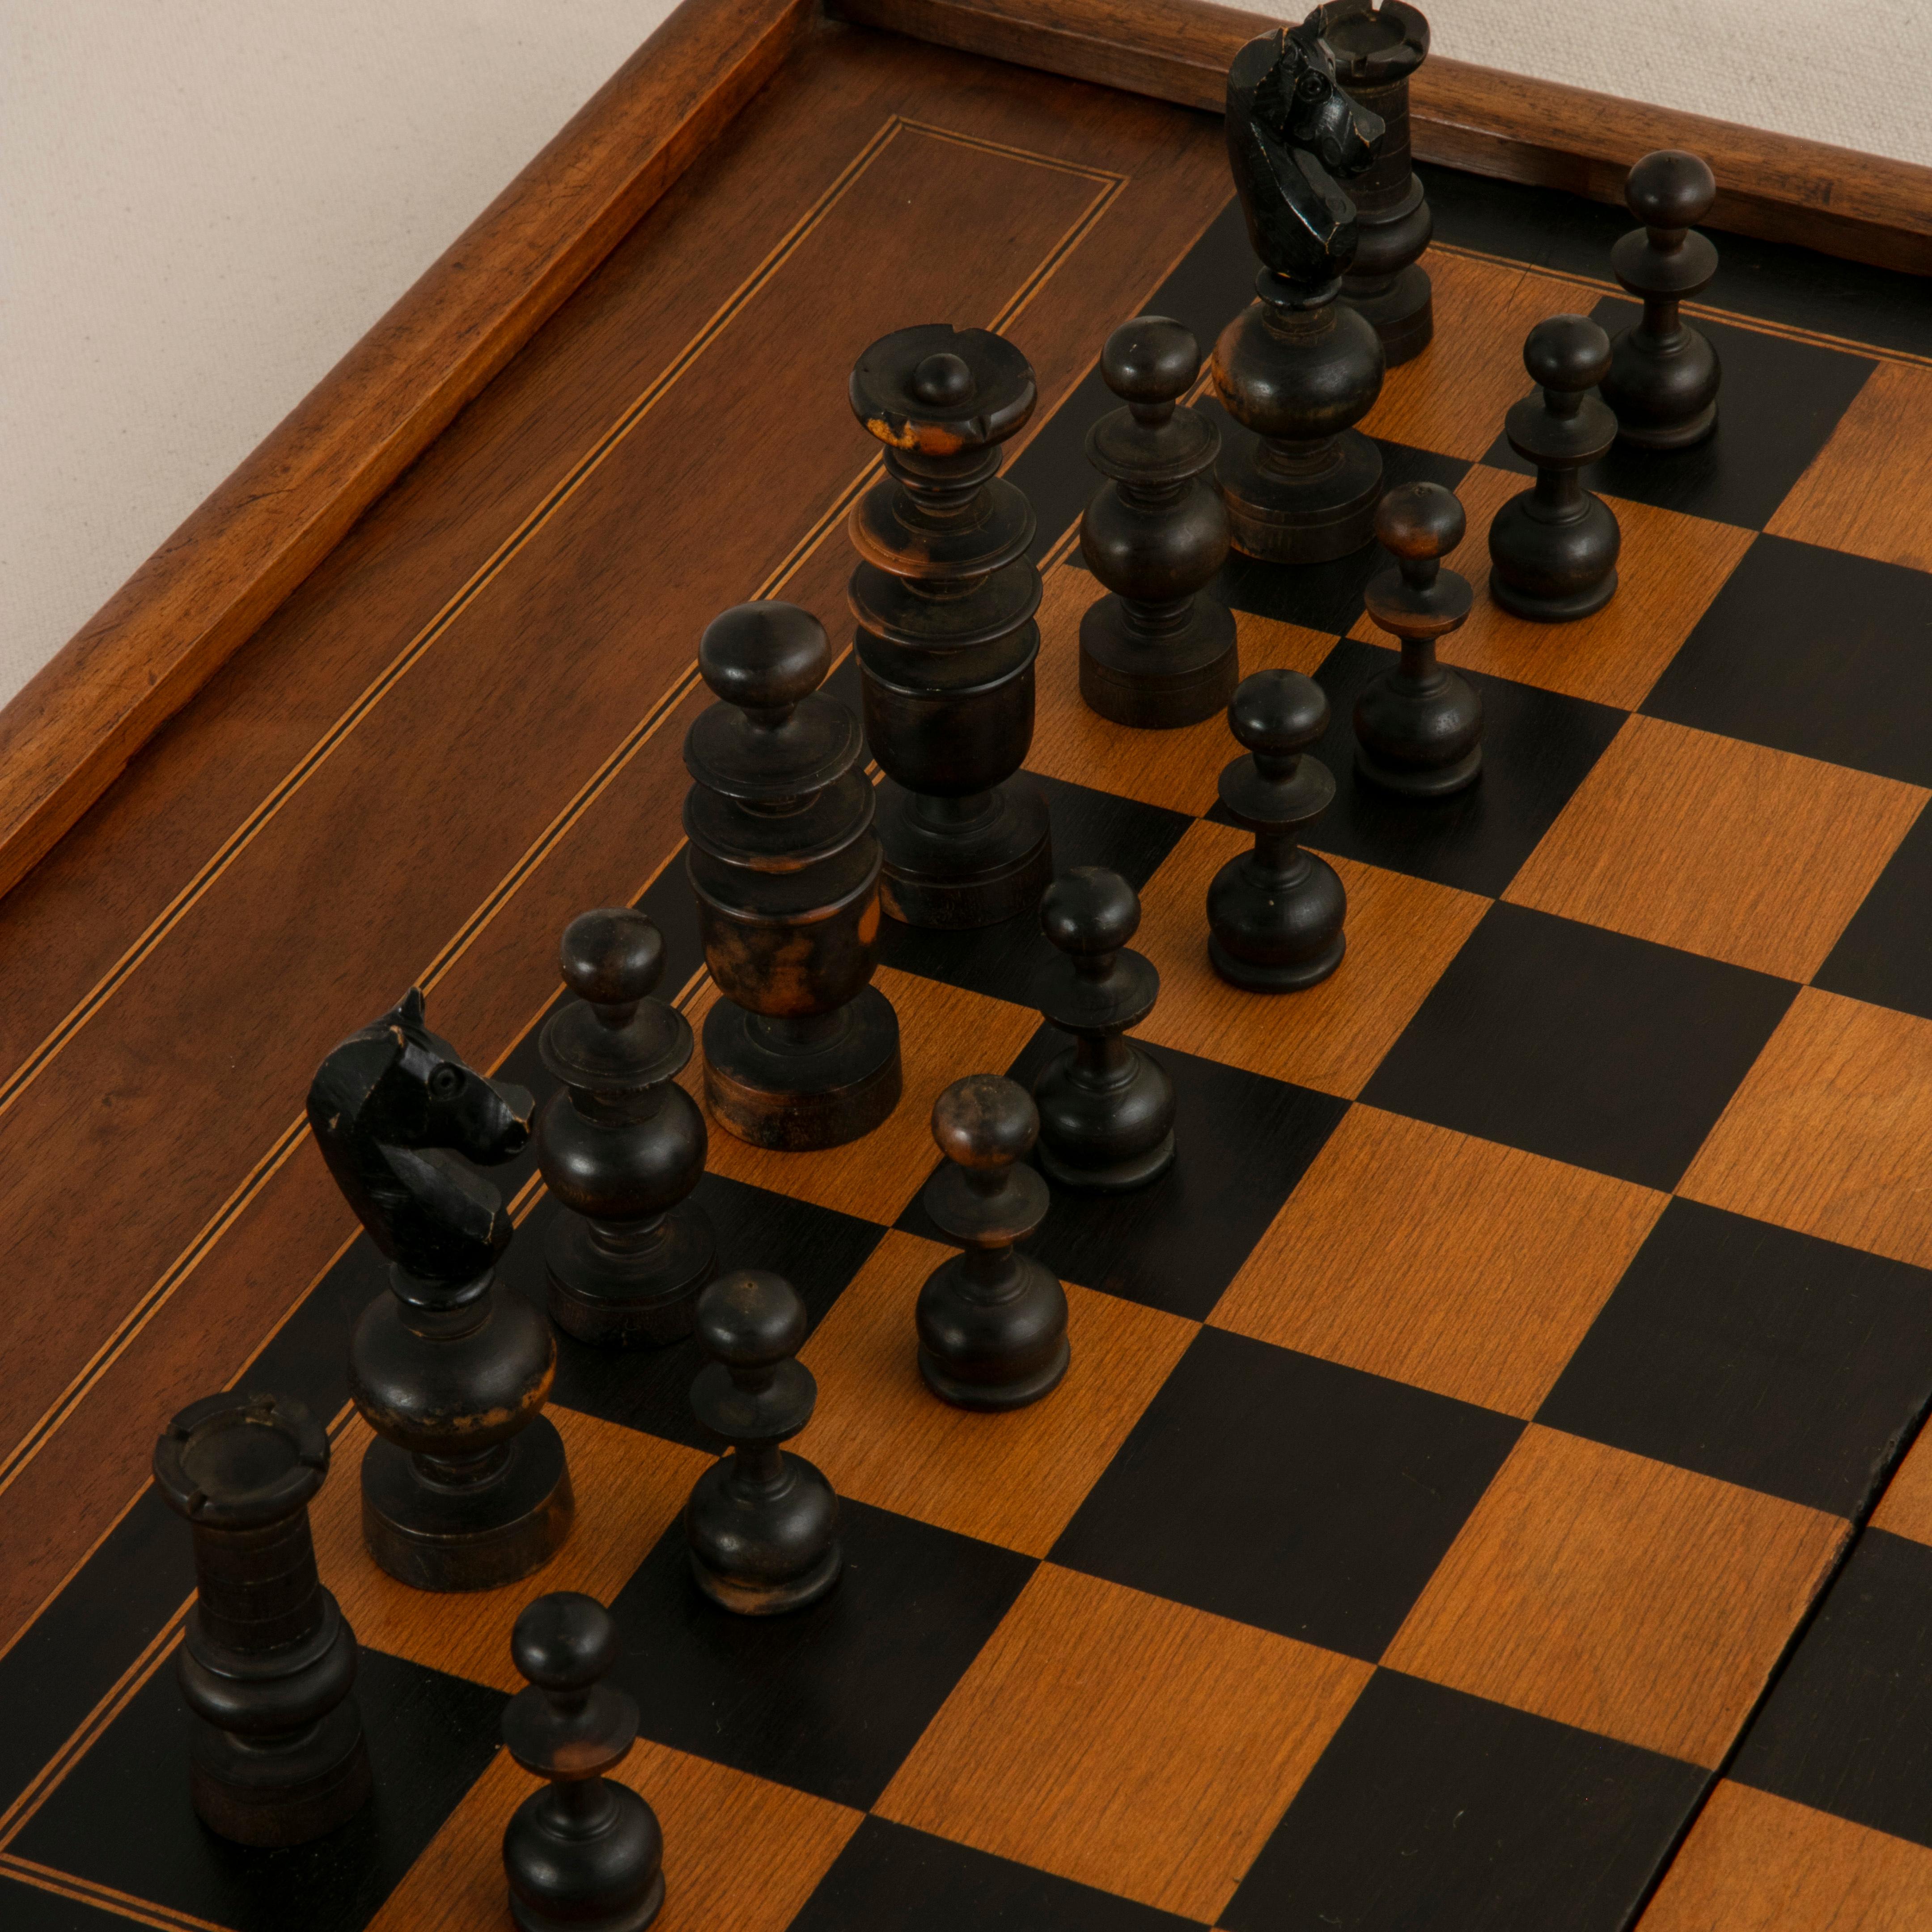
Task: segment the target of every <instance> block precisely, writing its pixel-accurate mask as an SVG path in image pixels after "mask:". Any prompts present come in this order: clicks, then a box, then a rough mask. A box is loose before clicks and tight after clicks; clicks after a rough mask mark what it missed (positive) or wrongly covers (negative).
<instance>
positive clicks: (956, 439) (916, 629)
mask: <svg viewBox="0 0 1932 1932" xmlns="http://www.w3.org/2000/svg"><path fill="white" fill-rule="evenodd" d="M851 401H852V408H853V413H855V414H856V416H857V417H858V419H859V421H860V422H862V423H863V424H864V425H865V428H866V429H867V431H868V432H869V433H870V434H872V435H873V436H875V437H877V438H878V440H880V442H881V443H883V444H884V445H885V474H884V475H883V476H881V477H880V478H879V480H878V481H877V482H876V483H874V484H872V486H871V487H870V488H869V489H868V490H866V492H865V494H864V495H863V496H861V497H860V498H859V501H858V502H857V503H856V505H854V506H853V511H852V519H851V526H850V528H851V533H852V541H853V544H855V545H856V547H857V548H858V551H859V559H860V561H859V565H858V567H857V568H856V569H855V570H854V571H853V573H852V579H851V586H850V601H851V606H852V614H853V616H854V617H856V619H858V625H859V628H858V640H857V642H858V658H859V673H860V681H861V685H862V688H863V690H864V693H865V738H866V742H868V745H870V746H871V752H872V755H873V757H875V758H876V759H877V760H878V762H879V768H880V770H881V771H883V772H884V773H885V779H884V781H883V783H882V784H880V787H879V839H880V844H882V845H883V847H884V848H885V855H886V860H885V872H884V876H883V880H882V882H881V885H880V900H881V902H882V903H883V905H884V907H885V909H886V911H887V912H888V913H890V914H891V915H892V917H893V918H895V919H903V920H904V921H905V922H907V924H908V925H910V926H950V927H965V926H992V925H994V924H996V923H997V922H998V921H1000V920H1001V919H1011V918H1013V917H1014V916H1016V914H1018V913H1023V912H1025V911H1026V910H1028V908H1029V907H1031V906H1033V905H1034V904H1035V903H1036V902H1037V901H1038V899H1039V898H1040V892H1041V890H1042V889H1043V887H1044V886H1046V882H1047V880H1048V879H1049V877H1051V876H1052V870H1053V850H1052V838H1051V835H1050V830H1049V825H1048V822H1047V811H1046V796H1045V794H1044V793H1043V792H1042V791H1041V790H1040V787H1038V786H1037V785H1036V784H1034V782H1033V781H1032V780H1031V779H1030V778H1026V777H1025V776H1017V775H1016V774H1017V773H1018V772H1019V768H1020V766H1021V765H1022V763H1025V759H1026V754H1027V751H1028V747H1029V746H1030V745H1031V744H1032V742H1033V718H1034V658H1036V657H1037V656H1038V655H1039V654H1040V626H1039V625H1038V624H1037V623H1036V622H1034V612H1035V611H1036V610H1037V609H1038V608H1039V607H1040V571H1039V570H1038V568H1037V567H1036V565H1034V562H1033V560H1032V559H1031V556H1029V555H1028V545H1029V544H1031V542H1032V541H1033V535H1034V514H1033V507H1032V505H1031V504H1030V503H1028V501H1027V499H1026V498H1025V496H1022V494H1021V493H1020V492H1019V490H1018V489H1016V487H1014V485H1013V484H1011V483H1010V482H1009V481H1007V479H1006V478H1004V477H1003V476H1001V475H999V474H998V471H999V467H1000V446H1001V444H1002V443H1004V442H1005V440H1007V437H1010V436H1012V435H1013V434H1014V433H1015V432H1016V431H1018V430H1019V429H1020V428H1022V426H1023V425H1025V422H1026V421H1027V419H1028V417H1030V416H1031V415H1032V414H1033V412H1034V403H1035V401H1037V392H1036V390H1035V388H1034V374H1033V371H1032V369H1031V368H1030V367H1029V366H1028V362H1027V359H1026V358H1025V356H1022V354H1021V353H1020V352H1019V350H1017V349H1016V348H1014V347H1013V345H1012V344H1010V343H1009V342H1007V341H1005V340H1004V338H1001V337H1000V336H998V335H994V334H993V333H992V332H991V331H990V330H989V329H953V328H952V327H951V326H949V325H948V324H947V323H927V324H924V325H922V326H919V327H917V328H913V329H899V330H897V331H895V332H894V333H893V334H892V335H888V336H885V337H883V338H881V339H880V341H877V342H875V343H874V344H872V346H871V347H870V348H869V349H868V350H866V351H865V354H864V355H862V356H860V357H859V362H858V365H857V367H856V368H854V369H853V371H852V380H851Z"/></svg>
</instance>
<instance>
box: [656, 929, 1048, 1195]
mask: <svg viewBox="0 0 1932 1932" xmlns="http://www.w3.org/2000/svg"><path fill="white" fill-rule="evenodd" d="M872 983H873V985H874V986H877V988H878V989H879V990H880V992H882V993H883V994H884V995H885V996H886V998H887V999H889V1001H892V1007H893V1010H894V1011H895V1013H898V1016H899V1058H900V1061H901V1066H902V1067H903V1070H904V1082H905V1086H904V1092H903V1093H902V1094H901V1095H900V1097H899V1103H898V1106H896V1107H895V1108H894V1109H892V1112H891V1114H890V1115H889V1116H888V1117H887V1118H886V1119H885V1120H884V1121H882V1122H881V1123H880V1124H879V1125H878V1126H877V1127H874V1129H873V1130H872V1131H871V1133H869V1134H866V1135H865V1136H862V1137H861V1138H860V1139H858V1140H856V1141H850V1142H847V1144H846V1145H844V1147H837V1148H826V1149H825V1150H824V1151H823V1152H822V1153H817V1154H777V1153H774V1152H773V1151H772V1150H771V1149H770V1148H756V1147H753V1146H751V1145H750V1144H749V1143H748V1142H745V1141H741V1140H740V1139H738V1137H737V1136H736V1135H735V1134H733V1133H727V1132H726V1130H724V1128H723V1127H720V1126H719V1125H718V1122H717V1121H715V1119H713V1118H712V1115H711V1111H710V1109H709V1108H708V1107H706V1109H705V1123H706V1126H708V1127H709V1129H710V1130H711V1151H710V1155H709V1159H708V1161H707V1163H706V1166H707V1167H708V1168H709V1172H712V1173H713V1174H722V1175H728V1176H729V1177H730V1178H731V1179H732V1180H733V1181H745V1182H746V1183H748V1184H749V1185H750V1186H751V1187H763V1188H767V1189H769V1190H770V1191H771V1192H772V1193H774V1194H789V1195H790V1196H793V1198H794V1199H796V1200H799V1201H810V1202H814V1203H816V1204H817V1205H818V1206H819V1207H820V1208H835V1209H837V1210H838V1212H840V1213H841V1214H857V1215H860V1216H862V1217H864V1218H865V1220H871V1221H883V1222H885V1223H887V1224H888V1225H889V1224H890V1223H892V1222H894V1221H896V1220H898V1217H899V1215H900V1214H901V1211H903V1210H904V1207H905V1205H906V1203H907V1202H908V1201H910V1199H912V1197H913V1195H914V1193H916V1192H917V1191H918V1189H919V1186H920V1184H922V1182H923V1181H925V1179H926V1176H927V1175H929V1173H931V1172H932V1169H933V1168H934V1166H935V1165H936V1164H937V1163H938V1160H939V1152H938V1149H937V1148H935V1146H934V1145H933V1144H932V1103H933V1102H934V1101H935V1100H938V1098H939V1096H940V1094H941V1092H942V1091H944V1089H945V1088H948V1087H950V1086H951V1085H952V1084H953V1082H954V1081H956V1080H958V1079H962V1078H964V1076H966V1075H967V1074H968V1073H1004V1072H1005V1071H1006V1070H1007V1067H1010V1065H1011V1064H1013V1059H1014V1058H1015V1056H1016V1055H1017V1054H1018V1053H1019V1050H1020V1049H1021V1048H1022V1047H1023V1046H1025V1044H1026V1043H1027V1042H1028V1040H1031V1038H1032V1037H1033V1036H1034V1032H1035V1031H1037V1028H1038V1027H1039V1025H1040V1016H1039V1014H1037V1013H1034V1012H1033V1011H1032V1010H1031V1009H1030V1008H1028V1007H1015V1006H1010V1005H1008V1004H1007V1002H1006V1001H1004V1000H992V999H989V998H987V997H986V995H985V994H983V993H969V992H966V991H965V990H964V989H962V988H960V987H958V986H947V985H945V984H944V983H942V982H941V981H939V980H927V979H922V978H921V977H919V975H918V974H913V973H895V972H894V971H892V968H890V967H889V966H881V967H880V968H879V970H878V971H877V973H875V974H874V975H873V977H872ZM717 997H718V990H717V989H716V988H715V986H712V983H711V982H710V980H709V978H708V977H707V978H706V980H704V981H703V983H702V984H701V986H700V987H699V989H698V991H697V994H696V995H695V996H694V998H692V1000H691V1003H690V1004H689V1005H688V1007H686V1009H685V1012H686V1014H687V1016H688V1018H689V1019H690V1021H691V1025H692V1026H693V1028H695V1029H696V1030H697V1031H698V1033H699V1034H700V1038H701V1036H702V1034H703V1027H704V1016H705V1014H706V1013H708V1012H709V1010H710V1009H711V1005H712V1001H715V999H716V998H717ZM962 1052H965V1053H970V1054H971V1055H973V1056H974V1058H972V1059H971V1061H965V1060H962V1058H961V1057H960V1056H961V1055H962ZM702 1061H703V1047H702V1046H701V1045H700V1048H699V1050H698V1052H697V1053H696V1054H694V1055H693V1056H692V1057H691V1064H690V1065H689V1066H688V1067H686V1068H685V1070H684V1071H683V1073H681V1074H679V1076H678V1079H679V1081H680V1082H682V1084H683V1085H684V1086H685V1088H686V1089H687V1090H688V1091H689V1092H690V1093H691V1094H693V1095H694V1097H696V1098H697V1103H698V1104H699V1105H700V1106H703V1104H704V1091H703V1073H702V1068H701V1062H702Z"/></svg>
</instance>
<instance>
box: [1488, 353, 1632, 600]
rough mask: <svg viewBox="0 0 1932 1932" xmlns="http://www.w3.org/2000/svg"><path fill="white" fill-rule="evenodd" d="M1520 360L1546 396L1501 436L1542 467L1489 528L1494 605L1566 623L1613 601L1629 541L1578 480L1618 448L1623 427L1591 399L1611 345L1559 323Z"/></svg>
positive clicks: (1526, 407) (1529, 399)
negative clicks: (1620, 561)
mask: <svg viewBox="0 0 1932 1932" xmlns="http://www.w3.org/2000/svg"><path fill="white" fill-rule="evenodd" d="M1523 366H1524V367H1525V368H1526V369H1528V370H1529V374H1530V377H1531V380H1532V381H1534V382H1535V383H1537V384H1538V389H1537V390H1536V391H1535V393H1534V394H1532V395H1527V396H1526V397H1524V398H1523V401H1521V402H1520V403H1517V404H1515V405H1514V407H1512V408H1511V410H1510V413H1509V415H1508V417H1507V418H1506V419H1505V421H1504V424H1503V429H1504V433H1505V434H1506V435H1507V436H1508V438H1509V445H1510V447H1511V449H1513V450H1514V451H1515V452H1516V453H1517V455H1519V456H1520V457H1523V458H1526V460H1528V461H1529V462H1532V463H1535V465H1536V484H1535V487H1534V488H1533V489H1529V490H1523V492H1522V493H1520V495H1517V496H1512V497H1511V499H1509V501H1508V502H1507V503H1505V505H1503V506H1502V508H1501V509H1500V510H1499V511H1497V512H1496V516H1495V518H1494V519H1493V521H1492V522H1491V523H1490V595H1491V596H1492V597H1493V598H1495V599H1496V601H1497V602H1498V603H1499V604H1501V605H1502V607H1503V608H1504V609H1505V610H1508V611H1510V612H1511V613H1514V615H1515V616H1519V617H1532V618H1535V619H1536V620H1537V621H1538V622H1541V623H1546V624H1561V623H1568V622H1570V621H1571V620H1572V619H1575V618H1578V617H1587V616H1589V615H1590V614H1591V613H1592V612H1593V611H1597V610H1601V609H1602V608H1603V607H1604V605H1605V604H1607V603H1608V602H1609V601H1610V599H1611V598H1613V597H1614V596H1615V595H1616V589H1617V553H1618V551H1619V549H1620V548H1621V547H1622V543H1623V536H1622V532H1621V531H1619V529H1618V528H1617V520H1616V517H1615V515H1614V514H1613V513H1612V511H1611V509H1610V505H1609V504H1607V503H1606V502H1604V499H1603V498H1602V497H1601V496H1595V495H1593V494H1592V493H1591V492H1590V491H1589V490H1586V489H1585V488H1584V487H1583V478H1582V477H1581V475H1580V474H1579V473H1578V472H1580V471H1581V470H1582V469H1584V468H1586V466H1588V465H1589V464H1590V463H1595V462H1598V461H1600V460H1601V459H1602V458H1604V456H1606V455H1608V454H1609V452H1610V446H1611V444H1612V443H1614V442H1615V441H1616V436H1617V419H1616V417H1615V416H1612V415H1611V413H1610V410H1609V407H1608V406H1607V404H1604V402H1603V401H1601V400H1600V399H1599V398H1598V396H1597V395H1595V393H1594V391H1595V388H1596V386H1597V385H1598V383H1601V381H1602V380H1604V376H1605V375H1606V374H1607V372H1608V371H1609V369H1610V338H1609V337H1608V336H1607V335H1605V334H1604V332H1603V331H1602V329H1600V328H1598V326H1597V325H1596V323H1594V322H1592V320H1590V318H1589V317H1588V316H1586V315H1553V316H1551V317H1548V318H1547V320H1544V321H1542V322H1539V323H1538V324H1537V325H1536V326H1535V328H1534V329H1532V330H1531V331H1530V332H1529V340H1528V341H1527V342H1526V343H1525V344H1524V345H1523Z"/></svg>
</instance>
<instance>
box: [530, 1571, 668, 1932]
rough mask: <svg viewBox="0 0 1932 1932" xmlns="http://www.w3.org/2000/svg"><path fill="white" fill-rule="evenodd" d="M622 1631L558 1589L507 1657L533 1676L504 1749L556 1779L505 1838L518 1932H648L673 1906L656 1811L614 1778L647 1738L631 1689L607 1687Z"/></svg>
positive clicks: (603, 1613)
mask: <svg viewBox="0 0 1932 1932" xmlns="http://www.w3.org/2000/svg"><path fill="white" fill-rule="evenodd" d="M617 1654H618V1642H617V1627H616V1625H615V1624H614V1623H613V1622H611V1620H610V1613H608V1612H607V1610H605V1609H604V1607H603V1605H602V1604H599V1603H598V1601H596V1600H595V1598H592V1597H586V1596H583V1595H580V1593H579V1592H577V1591H574V1590H559V1591H557V1592H554V1593H553V1595H550V1596H547V1597H539V1598H537V1600H536V1601H535V1602H534V1603H532V1604H526V1605H525V1606H524V1607H523V1613H522V1614H521V1615H520V1616H519V1617H518V1618H517V1623H516V1628H515V1629H514V1631H512V1632H511V1637H510V1655H511V1657H512V1658H514V1660H515V1662H516V1666H517V1670H520V1672H521V1673H523V1676H524V1677H525V1678H526V1679H527V1680H528V1683H527V1685H526V1688H524V1689H523V1690H521V1691H518V1692H517V1694H516V1695H515V1696H514V1697H512V1698H511V1700H510V1701H509V1703H508V1704H507V1705H506V1706H505V1707H504V1711H503V1742H504V1745H505V1747H506V1748H508V1751H509V1754H510V1755H511V1757H513V1758H514V1759H515V1760H516V1761H517V1763H518V1764H520V1766H522V1767H523V1769H524V1770H526V1771H527V1772H533V1773H535V1775H536V1776H538V1778H547V1779H548V1780H549V1781H550V1782H549V1783H548V1784H547V1785H546V1786H545V1787H544V1789H543V1790H541V1791H538V1792H536V1793H533V1794H532V1796H529V1797H528V1798H526V1799H524V1800H523V1803H522V1804H520V1805H518V1806H517V1808H516V1810H515V1811H514V1812H513V1813H512V1814H511V1818H510V1822H509V1823H508V1825H507V1826H505V1828H504V1832H503V1871H504V1875H505V1877H506V1878H507V1879H508V1880H509V1885H510V1916H511V1918H513V1919H514V1920H515V1921H516V1922H517V1925H518V1926H519V1927H520V1928H521V1932H643V1928H644V1927H646V1925H648V1924H650V1922H651V1921H652V1919H654V1918H656V1916H657V1915H658V1912H659V1910H660V1909H661V1907H662V1906H663V1904H664V1834H663V1832H662V1831H661V1829H659V1827H658V1820H657V1814H655V1812H654V1811H652V1809H651V1808H650V1807H649V1805H646V1803H645V1802H644V1801H643V1799H641V1798H640V1797H639V1796H637V1793H635V1792H634V1791H633V1790H631V1788H630V1787H629V1786H628V1785H627V1784H617V1783H616V1782H614V1781H613V1780H612V1779H610V1778H609V1777H607V1775H605V1774H606V1773H607V1772H612V1771H614V1770H615V1769H616V1768H617V1766H619V1765H620V1764H621V1763H623V1761H624V1760H625V1757H628V1755H629V1754H630V1750H631V1746H632V1745H634V1744H635V1743H636V1742H637V1704H636V1703H635V1702H634V1700H633V1699H632V1698H631V1695H630V1694H629V1692H628V1691H620V1690H619V1689H618V1688H617V1687H616V1685H614V1684H607V1683H606V1682H604V1679H605V1678H606V1677H607V1676H609V1674H610V1667H611V1666H612V1665H613V1664H615V1663H616V1661H617Z"/></svg>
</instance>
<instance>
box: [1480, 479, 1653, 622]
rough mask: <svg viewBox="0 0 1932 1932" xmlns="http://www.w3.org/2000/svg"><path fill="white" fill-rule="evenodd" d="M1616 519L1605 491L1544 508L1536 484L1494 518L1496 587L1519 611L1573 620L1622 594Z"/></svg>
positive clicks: (1502, 600)
mask: <svg viewBox="0 0 1932 1932" xmlns="http://www.w3.org/2000/svg"><path fill="white" fill-rule="evenodd" d="M1622 542H1623V537H1622V532H1620V531H1619V529H1618V528H1617V520H1616V516H1615V515H1614V514H1613V512H1612V511H1611V509H1610V505H1608V504H1607V503H1606V502H1604V499H1602V498H1601V496H1592V494H1590V493H1589V492H1588V491H1587V490H1586V491H1584V492H1583V501H1582V502H1580V504H1577V503H1573V504H1569V505H1565V506H1564V507H1563V508H1562V511H1561V512H1560V514H1556V515H1547V514H1544V505H1542V504H1541V503H1540V502H1538V499H1537V498H1536V496H1535V493H1534V492H1533V491H1530V490H1525V491H1524V492H1523V494H1522V495H1521V496H1513V497H1512V498H1511V499H1510V500H1509V502H1507V503H1505V505H1503V506H1502V508H1501V509H1500V510H1499V511H1497V512H1496V520H1495V521H1494V522H1493V523H1491V524H1490V559H1491V562H1492V565H1493V567H1492V568H1491V570H1490V595H1491V596H1492V597H1493V598H1495V599H1496V601H1497V602H1498V603H1499V604H1501V605H1502V607H1503V608H1504V609H1505V610H1507V611H1508V612H1509V613H1511V616H1517V617H1528V618H1530V619H1533V620H1534V621H1535V622H1538V623H1541V624H1567V623H1570V622H1574V620H1575V619H1577V618H1579V617H1588V616H1592V615H1594V614H1595V613H1596V612H1597V611H1599V610H1601V609H1602V608H1603V607H1604V605H1605V604H1607V603H1608V602H1609V601H1610V599H1611V598H1613V597H1614V596H1615V595H1616V594H1617V571H1616V562H1617V553H1618V551H1619V549H1620V547H1622Z"/></svg>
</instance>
